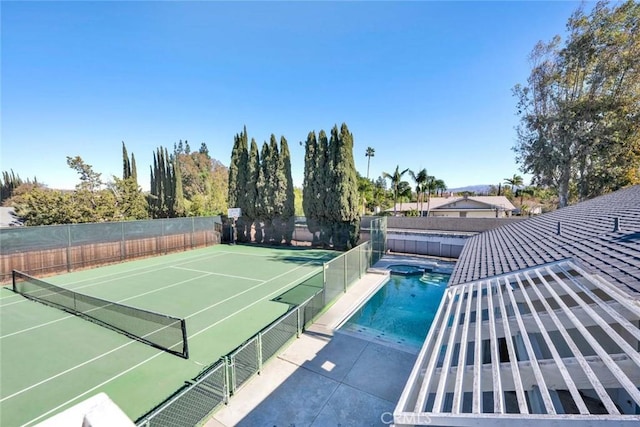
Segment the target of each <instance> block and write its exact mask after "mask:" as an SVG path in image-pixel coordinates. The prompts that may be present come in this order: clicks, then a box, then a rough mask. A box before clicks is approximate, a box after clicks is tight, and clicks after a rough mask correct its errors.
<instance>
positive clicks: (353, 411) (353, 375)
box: [205, 273, 417, 427]
mask: <svg viewBox="0 0 640 427" xmlns="http://www.w3.org/2000/svg"><path fill="white" fill-rule="evenodd" d="M387 278H388V275H387V274H380V273H367V274H366V275H364V276H363V277H362V279H360V280H359V281H358V282H357V283H356V284H354V285H353V286H352V287H351V288H349V290H348V291H347V292H346V293H345V294H344V295H342V296H341V297H340V298H339V299H338V300H337V301H336V302H335V304H334V305H333V306H331V307H330V308H329V310H327V311H326V312H325V313H324V314H323V315H322V316H320V318H319V319H318V320H317V321H316V322H315V323H314V324H313V325H312V326H311V327H309V328H308V330H307V331H305V332H304V333H303V334H302V335H301V336H300V338H299V339H296V340H295V341H293V342H292V343H291V344H290V345H289V347H287V348H286V349H285V350H284V351H283V352H282V353H281V354H280V355H279V356H277V357H276V358H275V359H273V360H271V361H270V362H269V363H267V364H266V365H265V367H264V368H263V370H262V373H261V374H260V375H256V376H255V377H254V378H252V379H251V380H250V381H249V382H248V383H247V384H246V385H245V386H244V387H243V388H242V389H240V390H239V391H238V392H236V394H235V395H234V396H233V397H232V398H231V399H230V401H229V404H227V405H226V406H224V407H222V408H221V409H220V410H218V411H217V412H215V413H214V414H213V416H212V418H211V419H209V421H207V423H206V424H205V426H206V427H231V426H236V425H237V426H247V427H248V426H269V427H271V426H273V427H294V426H295V427H303V426H313V427H320V426H322V427H325V426H385V425H389V424H391V422H392V413H393V410H394V408H395V406H396V402H397V400H398V399H399V397H400V394H401V393H402V390H403V388H404V385H405V382H406V380H407V378H408V377H409V374H410V372H411V369H412V368H413V364H414V362H415V359H416V357H417V353H413V352H409V351H405V350H401V349H399V348H394V347H390V346H388V345H384V344H381V343H378V342H373V341H369V340H366V339H361V338H359V337H356V336H353V335H348V334H344V333H341V332H339V331H338V330H337V327H338V326H339V325H340V323H341V322H342V321H343V320H344V319H345V318H346V316H348V315H349V314H350V313H351V312H352V311H353V310H355V309H356V308H357V307H358V306H359V305H360V304H361V303H362V301H364V300H366V299H367V298H368V297H369V296H370V295H371V294H372V293H373V292H375V290H376V289H378V288H379V287H380V285H381V284H382V283H384V282H386V280H387Z"/></svg>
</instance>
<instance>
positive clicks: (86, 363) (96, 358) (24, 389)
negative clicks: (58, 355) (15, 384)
mask: <svg viewBox="0 0 640 427" xmlns="http://www.w3.org/2000/svg"><path fill="white" fill-rule="evenodd" d="M134 342H136V341H135V340H131V341H129V342H127V343H126V344H122V345H120V346H118V347H116V348H114V349H111V350H109V351H107V352H106V353H102V354H100V355H99V356H96V357H94V358H92V359H89V360H85V361H84V362H82V363H80V364H78V365H75V366H72V367H71V368H69V369H67V370H65V371H62V372H58V373H57V374H55V375H53V376H50V377H49V378H45V379H44V380H42V381H40V382H37V383H35V384H31V385H30V386H29V387H26V388H23V389H22V390H19V391H16V392H15V393H13V394H10V395H9V396H5V397H3V398H2V399H0V402H4V401H5V400H9V399H11V398H13V397H16V396H19V395H21V394H22V393H24V392H27V391H29V390H31V389H33V388H36V387H38V386H40V385H42V384H44V383H47V382H49V381H51V380H54V379H56V378H58V377H61V376H62V375H65V374H68V373H69V372H71V371H74V370H76V369H78V368H81V367H83V366H85V365H88V364H89V363H91V362H95V361H96V360H98V359H101V358H103V357H104V356H106V355H108V354H111V353H113V352H116V351H118V350H120V349H123V348H125V347H126V346H128V345H130V344H133V343H134Z"/></svg>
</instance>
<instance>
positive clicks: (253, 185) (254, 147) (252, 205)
mask: <svg viewBox="0 0 640 427" xmlns="http://www.w3.org/2000/svg"><path fill="white" fill-rule="evenodd" d="M259 175H260V153H259V152H258V144H256V140H255V139H253V138H251V149H250V150H249V164H248V170H247V194H246V201H245V204H246V210H245V211H244V212H243V213H242V215H243V216H244V217H245V218H247V222H248V228H249V230H251V226H252V225H253V223H254V222H255V221H256V219H257V217H258V199H259V196H258V179H259ZM257 231H258V226H257V225H256V233H257Z"/></svg>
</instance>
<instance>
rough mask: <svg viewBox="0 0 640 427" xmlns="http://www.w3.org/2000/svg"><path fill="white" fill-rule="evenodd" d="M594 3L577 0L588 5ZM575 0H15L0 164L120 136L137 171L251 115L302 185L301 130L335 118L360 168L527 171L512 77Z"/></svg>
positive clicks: (6, 53) (40, 159)
mask: <svg viewBox="0 0 640 427" xmlns="http://www.w3.org/2000/svg"><path fill="white" fill-rule="evenodd" d="M592 4H593V3H588V4H587V8H590V7H591V6H592ZM578 5H579V3H578V2H569V1H556V2H523V1H513V2H481V1H477V2H374V3H365V2H239V3H236V2H184V1H180V2H177V1H176V2H145V1H138V2H124V1H122V2H121V1H113V2H112V1H105V2H58V1H55V2H8V1H3V2H2V3H1V5H0V7H1V19H2V22H1V24H2V34H1V35H2V46H1V47H2V51H1V52H2V53H1V55H2V58H1V59H2V64H1V70H2V71H1V73H2V74H1V77H2V81H1V83H2V93H1V96H2V113H1V114H2V133H1V135H2V153H1V154H2V157H1V169H2V170H10V169H13V170H14V171H15V172H16V173H18V174H19V175H20V176H21V177H22V178H27V177H33V176H37V178H38V180H39V181H41V182H44V183H45V184H47V185H48V186H50V187H52V188H73V187H74V186H75V184H76V183H77V182H78V179H77V175H76V174H75V173H74V172H73V171H72V170H71V169H69V168H68V166H67V165H66V156H76V155H79V156H81V157H82V158H83V159H84V160H85V161H86V162H87V163H89V164H91V165H93V167H94V170H95V171H97V172H101V173H102V174H103V177H104V178H107V179H108V178H110V177H111V175H117V176H120V175H121V173H122V154H121V141H124V142H125V143H126V145H127V148H128V150H129V153H131V152H133V153H135V156H136V161H137V165H138V175H139V176H140V179H139V181H140V184H141V186H142V187H143V188H145V189H148V186H149V182H148V180H149V178H148V175H149V172H148V170H149V165H150V164H151V163H152V159H153V157H152V153H153V151H154V150H155V148H156V147H158V146H165V147H168V148H169V149H170V150H171V149H172V148H173V144H174V143H175V142H177V141H178V140H188V141H189V143H190V145H191V147H192V148H193V149H197V148H198V147H199V146H200V144H201V143H202V142H206V143H207V145H208V147H209V150H210V153H211V155H212V157H214V158H216V159H218V160H220V161H221V162H222V163H224V164H225V165H228V164H229V159H230V156H231V147H232V145H233V136H234V135H235V134H236V133H239V132H240V131H241V130H242V127H243V126H244V125H246V126H247V130H248V134H249V137H254V138H255V139H256V141H257V142H258V143H259V144H260V145H261V144H262V142H263V141H265V140H266V141H268V139H269V136H270V134H271V133H274V134H276V136H277V137H278V139H279V138H280V136H281V135H284V136H285V137H286V138H287V140H288V141H289V145H290V149H291V151H292V168H293V175H294V181H295V183H296V185H298V186H300V185H301V184H302V177H303V169H304V160H303V159H304V148H303V147H302V146H300V145H299V144H298V143H299V141H304V140H305V139H306V136H307V134H308V132H309V131H312V130H315V131H316V132H318V131H319V130H320V129H325V130H326V131H327V132H329V130H330V129H331V127H332V126H333V125H334V124H338V125H340V124H341V123H342V122H346V123H347V124H348V126H349V129H350V130H351V132H352V133H353V135H354V140H355V146H354V157H355V161H356V167H357V169H358V171H359V172H360V173H361V174H362V175H366V169H367V159H366V157H365V155H364V154H365V150H366V148H367V147H368V146H370V147H373V148H374V149H375V157H374V158H372V159H371V171H370V176H371V177H372V178H376V177H378V176H380V174H381V173H382V172H383V171H386V172H392V171H393V170H394V169H395V167H396V165H399V166H400V168H401V169H404V168H410V169H412V170H415V171H417V170H420V169H422V168H426V169H427V170H428V172H429V174H431V175H435V176H436V177H438V178H441V179H443V180H444V181H445V182H446V183H447V185H448V186H449V188H453V187H459V186H464V185H471V184H497V183H499V182H502V181H503V179H504V178H506V177H510V176H512V175H513V174H514V173H520V172H519V171H518V167H517V165H516V163H515V158H514V153H513V151H512V150H511V147H512V146H513V145H514V143H515V130H514V127H515V126H516V124H517V120H518V119H517V116H516V115H515V111H516V109H515V105H516V100H515V98H514V97H513V96H512V95H511V89H512V87H513V86H514V85H515V84H516V83H524V82H525V81H526V79H527V77H528V75H529V70H530V65H529V63H528V60H527V57H528V55H529V53H530V52H531V49H532V48H533V46H534V45H535V43H536V42H537V41H539V40H545V41H548V40H549V39H550V38H551V37H553V35H555V34H563V33H564V30H565V24H566V21H567V19H568V18H569V16H570V14H571V13H572V11H573V10H575V9H576V8H577V7H578Z"/></svg>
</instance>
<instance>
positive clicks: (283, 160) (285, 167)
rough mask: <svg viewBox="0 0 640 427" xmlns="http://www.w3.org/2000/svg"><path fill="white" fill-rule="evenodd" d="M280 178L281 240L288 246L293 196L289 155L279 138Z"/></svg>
mask: <svg viewBox="0 0 640 427" xmlns="http://www.w3.org/2000/svg"><path fill="white" fill-rule="evenodd" d="M279 167H280V168H281V169H282V178H283V179H284V201H283V206H282V228H283V233H282V238H283V239H284V242H285V244H287V245H290V244H291V240H292V239H293V230H294V227H295V194H294V189H293V177H292V175H291V153H290V152H289V144H288V143H287V140H286V139H285V137H284V136H283V137H281V138H280V164H279Z"/></svg>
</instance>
